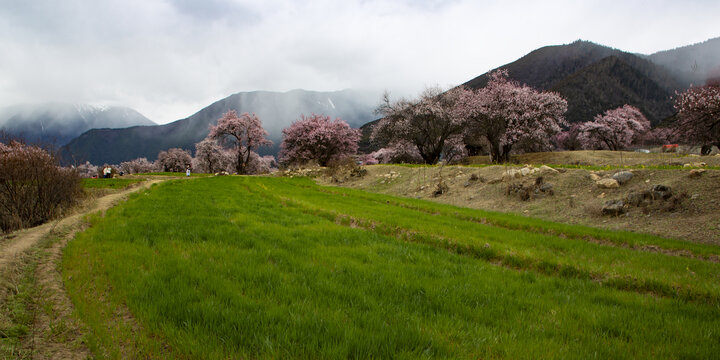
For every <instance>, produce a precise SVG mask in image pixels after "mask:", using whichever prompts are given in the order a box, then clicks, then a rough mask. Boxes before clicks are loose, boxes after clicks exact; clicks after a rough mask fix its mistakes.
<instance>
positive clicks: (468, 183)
mask: <svg viewBox="0 0 720 360" xmlns="http://www.w3.org/2000/svg"><path fill="white" fill-rule="evenodd" d="M470 185H472V184H471V183H470V182H469V181H466V182H465V185H464V186H465V187H470Z"/></svg>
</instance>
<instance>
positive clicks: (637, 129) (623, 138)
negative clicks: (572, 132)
mask: <svg viewBox="0 0 720 360" xmlns="http://www.w3.org/2000/svg"><path fill="white" fill-rule="evenodd" d="M648 131H650V121H649V120H648V119H647V118H646V117H645V115H643V114H642V112H640V110H638V108H636V107H634V106H631V105H623V106H621V107H619V108H616V109H611V110H608V111H606V112H605V113H604V114H602V115H600V114H598V115H596V116H595V120H594V121H588V122H585V123H582V124H580V127H579V135H578V140H579V141H580V143H581V144H582V145H583V147H584V148H586V149H608V150H623V149H627V148H628V147H629V146H630V145H631V144H632V143H634V142H636V141H638V140H640V139H642V138H643V137H645V136H646V134H647V132H648Z"/></svg>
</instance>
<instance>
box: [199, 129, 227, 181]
mask: <svg viewBox="0 0 720 360" xmlns="http://www.w3.org/2000/svg"><path fill="white" fill-rule="evenodd" d="M232 157H233V154H232V153H231V152H230V151H229V150H227V149H224V148H223V147H222V146H220V144H219V143H218V142H217V141H215V140H212V139H208V138H205V139H203V140H202V141H200V142H199V143H196V144H195V159H194V160H195V163H194V167H195V171H197V172H202V173H211V174H213V173H216V172H220V171H226V170H228V168H229V167H230V166H229V165H230V164H231V163H232Z"/></svg>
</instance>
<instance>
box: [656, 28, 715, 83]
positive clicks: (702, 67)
mask: <svg viewBox="0 0 720 360" xmlns="http://www.w3.org/2000/svg"><path fill="white" fill-rule="evenodd" d="M647 58H648V59H649V60H650V61H652V62H654V63H655V64H658V65H661V66H664V67H666V68H667V69H669V70H671V71H672V72H673V73H674V74H675V75H676V76H677V77H678V79H679V80H680V81H682V82H683V83H684V85H685V86H689V85H690V84H694V85H702V84H704V83H705V79H707V78H708V77H709V76H713V75H714V76H716V77H717V76H720V37H717V38H714V39H710V40H707V41H704V42H701V43H697V44H693V45H688V46H683V47H679V48H676V49H672V50H666V51H660V52H656V53H654V54H652V55H650V56H648V57H647Z"/></svg>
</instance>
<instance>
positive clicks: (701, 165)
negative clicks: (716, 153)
mask: <svg viewBox="0 0 720 360" xmlns="http://www.w3.org/2000/svg"><path fill="white" fill-rule="evenodd" d="M692 166H694V167H705V166H707V164H706V163H704V162H695V163H692Z"/></svg>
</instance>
